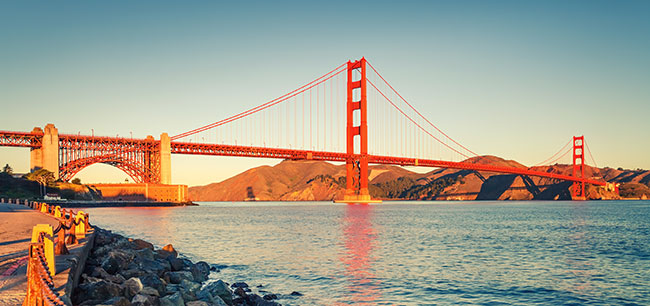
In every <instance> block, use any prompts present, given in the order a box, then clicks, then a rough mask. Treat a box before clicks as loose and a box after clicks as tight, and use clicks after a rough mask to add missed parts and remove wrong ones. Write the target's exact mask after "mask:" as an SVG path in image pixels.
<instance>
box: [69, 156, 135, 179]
mask: <svg viewBox="0 0 650 306" xmlns="http://www.w3.org/2000/svg"><path fill="white" fill-rule="evenodd" d="M98 163H102V164H107V165H111V166H113V167H116V168H118V169H120V170H122V171H123V172H124V173H126V174H127V175H128V176H129V177H131V179H133V181H134V182H136V183H144V182H146V178H147V177H148V173H147V171H145V170H143V169H146V167H144V165H143V164H142V163H139V162H137V161H133V160H129V159H126V158H124V157H122V156H116V155H100V156H93V157H86V158H81V159H76V160H73V161H70V162H68V163H66V164H63V165H61V166H59V175H60V178H61V180H63V181H69V180H71V179H72V178H73V177H74V176H75V175H76V174H77V173H79V171H81V170H83V169H84V168H86V167H88V166H90V165H93V164H98Z"/></svg>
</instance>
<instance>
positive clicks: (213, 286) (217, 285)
mask: <svg viewBox="0 0 650 306" xmlns="http://www.w3.org/2000/svg"><path fill="white" fill-rule="evenodd" d="M204 289H207V290H209V291H210V294H212V296H213V297H216V296H218V297H220V298H221V299H222V300H223V301H224V302H226V304H228V305H232V291H231V290H230V288H228V286H227V285H226V283H224V282H223V281H222V280H218V281H216V282H212V283H209V284H207V285H206V286H205V288H204Z"/></svg>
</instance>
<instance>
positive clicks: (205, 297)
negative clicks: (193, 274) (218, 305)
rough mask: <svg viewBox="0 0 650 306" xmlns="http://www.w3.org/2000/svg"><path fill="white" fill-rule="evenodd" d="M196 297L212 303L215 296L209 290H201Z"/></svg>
mask: <svg viewBox="0 0 650 306" xmlns="http://www.w3.org/2000/svg"><path fill="white" fill-rule="evenodd" d="M196 299H197V300H200V301H204V302H208V303H210V304H212V302H213V301H214V297H213V296H212V294H210V291H209V290H200V291H199V292H197V293H196Z"/></svg>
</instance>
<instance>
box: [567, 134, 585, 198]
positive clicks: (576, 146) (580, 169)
mask: <svg viewBox="0 0 650 306" xmlns="http://www.w3.org/2000/svg"><path fill="white" fill-rule="evenodd" d="M584 148H585V137H584V136H574V137H573V176H574V177H580V178H584V177H585V150H584ZM571 187H572V189H571V197H572V198H573V199H574V200H584V199H586V194H585V182H574V183H573V186H571Z"/></svg>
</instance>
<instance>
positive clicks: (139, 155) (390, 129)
mask: <svg viewBox="0 0 650 306" xmlns="http://www.w3.org/2000/svg"><path fill="white" fill-rule="evenodd" d="M341 119H344V121H345V122H341V121H342V120H341ZM342 123H344V124H342ZM369 126H371V127H372V129H369ZM199 136H200V140H199ZM206 138H208V139H211V138H214V141H213V142H210V141H205V139H206ZM193 140H194V141H193ZM238 142H239V144H238ZM341 142H344V143H343V146H340V144H341ZM244 143H246V144H248V145H243V144H244ZM570 143H572V145H571V146H568V145H569V143H567V145H565V148H568V151H567V150H565V151H562V150H564V149H565V148H563V149H561V150H560V152H558V153H556V155H554V156H552V157H551V159H549V161H550V163H549V164H551V163H552V162H554V161H557V160H558V158H559V157H557V156H560V157H562V156H566V154H568V153H571V156H572V160H573V175H564V174H559V173H552V172H543V171H537V170H534V169H532V168H517V167H506V166H496V165H487V164H481V163H476V162H469V160H470V159H469V157H472V156H478V154H476V153H474V152H473V151H471V150H469V149H467V147H465V146H463V145H462V144H460V143H459V142H457V141H456V140H454V139H452V138H451V137H449V136H448V135H447V134H446V133H444V132H443V131H442V130H441V129H439V128H438V127H437V126H435V125H434V124H433V123H431V121H429V120H428V119H427V118H426V117H424V116H423V115H422V114H421V113H420V112H419V111H418V110H417V109H415V108H414V107H413V105H411V104H410V103H409V102H407V101H406V100H405V99H404V98H403V97H402V96H401V95H400V94H399V93H398V92H397V91H396V90H395V89H394V88H393V87H392V86H391V85H390V84H389V83H388V82H387V81H386V80H385V78H384V77H383V76H382V75H380V74H379V72H377V70H376V69H375V68H374V67H373V66H372V65H370V64H369V63H368V62H367V61H366V60H365V58H362V59H360V60H357V61H348V62H347V63H344V64H343V65H340V66H338V67H337V68H335V69H334V70H332V71H330V72H328V73H326V74H325V75H322V76H321V77H319V78H317V79H315V80H314V81H311V82H309V83H307V84H306V85H303V86H301V87H299V88H298V89H296V90H294V91H292V92H290V93H288V94H285V95H283V96H281V97H279V98H277V99H273V100H271V101H269V102H266V103H264V104H262V105H259V106H257V107H254V108H251V109H249V110H246V111H244V112H242V113H239V114H236V115H234V116H231V117H228V118H226V119H223V120H220V121H216V122H214V123H211V124H208V125H205V126H202V127H199V128H196V129H193V130H190V131H188V132H185V133H181V134H178V135H175V136H172V137H170V136H169V135H168V134H167V133H162V134H161V135H160V137H159V138H158V139H155V138H154V137H153V136H147V137H146V138H144V139H134V138H125V137H102V136H94V135H91V136H89V135H79V134H77V135H74V134H59V132H58V129H57V128H56V127H55V126H54V125H53V124H47V125H46V126H45V128H44V129H41V128H39V127H36V128H34V129H33V130H32V131H31V132H17V131H0V146H12V147H28V148H30V169H31V170H32V171H34V170H36V169H40V168H43V169H47V170H49V171H51V172H53V173H54V176H55V177H56V178H57V179H61V180H64V181H68V180H70V179H72V178H73V177H74V176H75V175H76V174H77V173H78V172H79V171H81V170H82V169H84V168H85V167H87V166H89V165H92V164H95V163H104V164H109V165H112V166H115V167H117V168H119V169H121V170H122V171H124V172H125V173H127V174H128V175H129V176H130V177H131V178H132V179H133V180H134V181H135V182H136V183H157V184H171V154H190V155H214V156H241V157H255V158H272V159H292V160H321V161H331V162H341V163H345V164H346V169H347V183H346V184H347V186H346V195H345V199H344V201H348V202H368V201H371V200H372V199H371V198H370V194H369V191H368V164H388V165H399V166H419V167H434V168H449V169H466V170H475V171H484V172H492V173H508V174H517V175H522V176H537V177H544V178H550V179H556V180H563V181H570V182H573V186H572V187H571V194H572V196H573V197H574V198H575V199H580V198H584V197H585V184H592V185H597V186H606V187H607V188H608V189H611V188H614V187H613V186H612V185H611V184H608V183H607V182H605V181H603V180H600V179H593V178H587V177H585V156H586V155H585V147H586V143H585V140H584V137H583V136H576V137H573V139H572V141H571V142H570ZM341 147H344V150H343V149H342V148H341ZM369 148H370V150H369ZM586 148H587V150H588V146H587V147H586ZM443 150H444V151H445V152H449V153H450V154H452V155H453V156H456V157H457V158H459V159H460V160H450V159H444V158H441V157H438V158H436V157H435V156H434V155H435V154H434V153H436V152H442V151H443ZM562 152H564V154H559V153H562ZM589 153H590V154H591V152H590V151H589ZM440 154H441V155H442V153H440ZM558 154H559V155H558ZM554 158H555V159H554ZM592 158H593V157H592Z"/></svg>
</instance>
